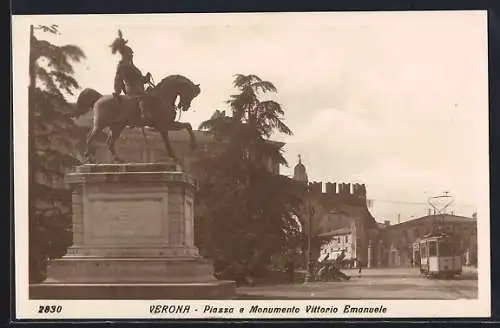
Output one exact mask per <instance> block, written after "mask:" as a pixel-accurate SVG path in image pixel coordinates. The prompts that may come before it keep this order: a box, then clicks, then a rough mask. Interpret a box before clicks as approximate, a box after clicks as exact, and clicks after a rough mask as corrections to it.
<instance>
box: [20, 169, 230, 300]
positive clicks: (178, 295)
mask: <svg viewBox="0 0 500 328" xmlns="http://www.w3.org/2000/svg"><path fill="white" fill-rule="evenodd" d="M67 182H68V184H69V185H70V186H71V187H72V190H73V245H72V246H71V247H70V248H69V249H68V251H67V253H66V255H65V256H64V257H62V258H61V259H56V260H53V261H51V263H49V266H48V268H47V279H46V281H45V282H44V283H42V284H37V285H32V286H30V297H31V298H33V299H42V298H46V299H193V298H196V299H224V298H232V297H234V295H235V284H234V282H232V281H219V280H217V279H216V278H215V277H214V275H213V273H214V269H213V266H212V264H211V263H210V262H208V261H207V260H205V259H203V258H202V257H201V256H200V255H199V253H198V249H197V248H196V247H195V246H194V226H193V212H194V211H193V197H194V191H195V182H194V181H193V180H192V178H191V177H190V176H189V175H187V174H186V173H184V172H182V170H181V168H180V167H179V166H177V165H176V164H173V163H171V164H100V165H99V164H88V165H82V166H79V167H77V168H76V171H75V173H71V174H68V175H67Z"/></svg>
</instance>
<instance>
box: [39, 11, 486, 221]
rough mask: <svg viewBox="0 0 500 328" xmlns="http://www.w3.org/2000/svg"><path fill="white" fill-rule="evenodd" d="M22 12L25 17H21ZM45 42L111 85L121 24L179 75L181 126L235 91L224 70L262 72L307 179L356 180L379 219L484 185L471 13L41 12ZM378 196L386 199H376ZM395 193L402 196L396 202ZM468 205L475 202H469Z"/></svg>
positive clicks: (147, 64)
mask: <svg viewBox="0 0 500 328" xmlns="http://www.w3.org/2000/svg"><path fill="white" fill-rule="evenodd" d="M32 19H34V18H32ZM37 22H38V23H45V24H58V25H59V26H60V32H61V35H60V36H58V37H57V42H58V43H72V44H76V45H78V46H80V47H81V48H82V49H83V50H84V51H85V53H86V55H87V59H86V60H85V61H84V63H83V64H82V65H79V66H77V68H76V69H77V72H76V78H77V79H78V81H79V82H80V84H81V85H82V87H92V88H95V89H96V90H98V91H100V92H101V93H111V92H112V87H113V77H114V73H115V67H116V64H117V62H118V60H119V55H112V54H111V51H110V48H109V45H110V44H111V42H112V41H113V40H114V38H115V37H116V35H117V30H118V29H119V28H120V29H122V31H123V33H124V35H125V38H126V39H128V40H129V45H130V46H131V47H132V48H133V49H134V51H135V63H136V65H137V66H138V67H139V68H140V69H141V70H143V72H144V73H146V72H148V71H149V72H151V73H152V74H153V76H154V78H155V81H159V80H160V79H161V78H162V77H165V76H166V75H169V74H182V75H185V76H187V77H188V78H190V79H191V80H193V81H194V82H195V83H200V84H201V89H202V93H201V94H200V96H198V98H196V99H195V100H194V101H193V104H192V109H193V110H194V111H192V112H191V111H190V112H189V113H184V114H183V117H182V118H183V119H184V120H187V121H189V122H191V123H192V124H193V125H194V126H196V127H197V126H198V124H199V123H200V122H201V121H202V120H204V119H206V118H208V117H209V116H210V115H211V114H212V112H213V111H214V110H215V109H224V108H225V104H224V101H225V100H226V99H227V98H228V96H229V95H230V94H231V93H233V92H234V90H233V88H232V80H233V78H232V76H233V74H236V73H242V74H249V73H252V74H256V75H258V76H260V77H261V78H263V79H266V80H269V81H271V82H273V83H274V84H275V85H276V87H277V88H278V92H279V93H278V94H277V96H276V98H275V99H276V100H278V101H279V102H280V103H281V104H282V106H283V108H284V110H285V114H286V119H285V121H286V123H287V124H288V125H289V126H290V127H291V129H292V130H293V131H294V136H293V137H287V138H284V139H283V138H282V137H277V138H278V139H280V140H284V141H286V142H287V145H286V148H285V149H286V158H287V159H288V161H289V164H290V166H289V167H288V168H286V167H284V168H282V173H283V174H292V172H293V166H294V165H295V164H296V162H297V155H298V154H301V155H302V159H303V162H304V164H305V165H306V167H307V170H308V174H309V177H310V180H315V181H320V180H323V181H332V182H361V183H365V184H366V187H367V192H368V198H370V199H374V206H373V208H372V210H371V211H372V213H373V214H374V216H375V218H376V219H377V220H378V221H382V220H384V219H389V220H392V222H396V221H397V216H398V213H400V214H401V218H402V220H405V219H407V218H408V217H410V216H417V217H418V216H422V215H424V214H425V213H426V208H427V206H423V205H420V206H418V205H415V206H412V205H410V204H407V203H405V202H421V203H425V202H426V200H427V198H428V197H430V196H435V195H437V194H441V193H442V192H444V191H449V192H451V194H453V195H454V197H455V202H456V203H457V204H462V205H471V206H458V205H457V206H455V208H454V209H455V212H456V213H457V214H461V215H466V216H470V215H471V214H472V212H473V211H474V210H475V207H477V206H478V204H479V203H484V201H485V200H486V199H485V197H487V195H488V190H489V187H488V162H487V161H488V123H487V119H488V118H487V110H488V98H487V96H488V94H487V86H488V84H487V39H486V38H487V32H486V31H487V28H486V26H487V25H486V14H485V13H484V12H440V13H439V12H420V13H419V12H406V13H396V12H392V13H381V12H377V13H329V14H291V13H289V14H259V15H254V14H240V15H230V14H228V15H207V14H205V15H201V14H200V15H148V16H141V15H136V16H119V15H113V16H111V15H109V16H93V15H87V16H57V17H55V16H53V17H38V18H37ZM387 200H390V201H392V202H386V201H387ZM398 202H403V203H398ZM479 215H481V212H480V211H479Z"/></svg>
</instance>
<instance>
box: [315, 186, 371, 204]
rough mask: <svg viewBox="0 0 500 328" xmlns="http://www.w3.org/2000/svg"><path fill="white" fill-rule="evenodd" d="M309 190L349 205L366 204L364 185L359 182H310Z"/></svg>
mask: <svg viewBox="0 0 500 328" xmlns="http://www.w3.org/2000/svg"><path fill="white" fill-rule="evenodd" d="M309 191H310V192H311V194H312V195H313V196H314V195H322V196H323V197H327V198H330V197H331V199H332V200H335V199H337V200H339V201H342V202H345V203H348V204H351V205H360V206H365V205H366V187H365V185H364V184H360V183H343V182H342V183H337V182H316V181H314V182H310V183H309Z"/></svg>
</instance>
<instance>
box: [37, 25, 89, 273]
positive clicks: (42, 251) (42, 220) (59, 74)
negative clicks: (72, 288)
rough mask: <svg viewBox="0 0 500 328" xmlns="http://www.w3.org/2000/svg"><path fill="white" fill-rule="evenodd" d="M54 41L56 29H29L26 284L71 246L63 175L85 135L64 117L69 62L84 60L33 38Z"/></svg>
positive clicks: (70, 87)
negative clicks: (28, 214)
mask: <svg viewBox="0 0 500 328" xmlns="http://www.w3.org/2000/svg"><path fill="white" fill-rule="evenodd" d="M43 33H46V34H47V33H48V35H53V36H56V35H57V34H58V33H59V31H58V27H57V26H56V25H50V26H46V25H39V26H31V33H30V36H31V37H30V57H29V60H30V63H29V74H30V85H29V105H28V107H29V131H30V132H29V133H30V159H29V165H30V167H29V170H30V186H29V196H30V201H29V202H30V216H29V229H30V230H29V241H30V245H29V246H30V247H29V249H30V280H31V281H40V280H42V279H43V278H44V269H45V263H46V261H47V260H48V259H50V258H54V257H59V256H62V255H63V254H64V252H65V250H66V248H67V247H68V246H69V245H70V243H71V192H70V191H69V190H68V189H67V188H65V184H64V180H63V178H64V174H65V173H66V172H67V171H68V170H69V169H70V168H71V167H72V166H74V165H76V164H78V163H79V159H78V153H79V152H78V150H77V149H78V148H79V147H78V146H79V143H80V142H81V140H83V138H84V136H85V130H84V129H83V128H81V127H79V126H77V125H76V124H75V123H74V121H73V120H72V119H71V117H70V115H69V113H70V110H69V108H71V106H70V105H69V104H68V102H67V96H68V95H72V94H73V92H74V90H75V89H77V88H78V87H79V86H78V83H77V81H76V80H75V79H74V77H73V74H74V71H73V63H75V62H79V61H80V60H82V59H83V58H85V55H84V53H83V51H82V50H81V49H80V48H79V47H77V46H74V45H62V46H59V45H56V44H53V43H51V42H49V41H47V40H43V39H40V38H38V35H37V34H43Z"/></svg>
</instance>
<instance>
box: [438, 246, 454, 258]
mask: <svg viewBox="0 0 500 328" xmlns="http://www.w3.org/2000/svg"><path fill="white" fill-rule="evenodd" d="M452 255H453V244H450V243H443V244H439V256H452Z"/></svg>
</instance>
